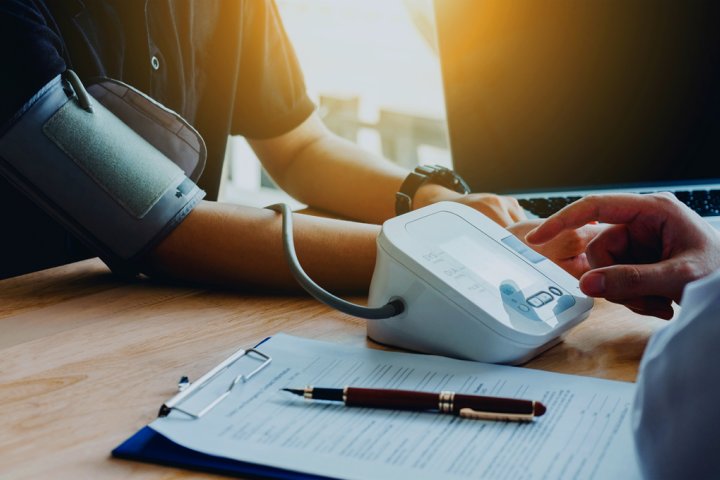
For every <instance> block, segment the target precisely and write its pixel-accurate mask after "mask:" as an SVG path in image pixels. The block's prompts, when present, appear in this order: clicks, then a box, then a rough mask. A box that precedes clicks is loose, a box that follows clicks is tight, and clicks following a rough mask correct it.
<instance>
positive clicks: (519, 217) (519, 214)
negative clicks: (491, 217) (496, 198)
mask: <svg viewBox="0 0 720 480" xmlns="http://www.w3.org/2000/svg"><path fill="white" fill-rule="evenodd" d="M505 202H506V207H507V211H508V214H509V215H510V218H511V219H512V221H513V223H516V222H522V221H523V220H527V215H525V210H523V208H522V207H521V206H520V204H519V203H518V201H517V200H516V199H515V198H512V197H505Z"/></svg>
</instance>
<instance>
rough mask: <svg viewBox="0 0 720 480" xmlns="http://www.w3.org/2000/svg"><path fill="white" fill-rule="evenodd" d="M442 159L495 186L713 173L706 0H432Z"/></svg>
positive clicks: (714, 96)
mask: <svg viewBox="0 0 720 480" xmlns="http://www.w3.org/2000/svg"><path fill="white" fill-rule="evenodd" d="M435 14H436V22H437V28H438V41H439V51H440V60H441V64H442V70H443V81H444V84H445V101H446V106H447V116H448V128H449V133H450V143H451V149H452V153H453V161H454V166H455V169H456V170H457V171H458V173H460V174H461V175H462V176H463V177H465V179H466V180H467V181H468V182H469V183H470V185H471V186H472V187H473V189H474V190H475V191H495V192H501V193H509V192H521V191H533V190H554V189H558V190H559V189H569V188H577V187H579V188H587V187H598V186H605V185H618V184H629V185H636V184H645V183H647V182H653V183H675V182H682V183H686V182H687V181H702V180H706V181H707V180H711V179H719V178H720V28H718V27H717V26H718V25H720V2H716V1H710V0H708V1H695V0H687V1H684V2H657V1H656V0H623V1H607V0H587V1H582V2H579V1H577V0H532V1H517V2H515V1H507V0H435Z"/></svg>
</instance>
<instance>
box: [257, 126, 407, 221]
mask: <svg viewBox="0 0 720 480" xmlns="http://www.w3.org/2000/svg"><path fill="white" fill-rule="evenodd" d="M270 173H271V175H272V176H273V178H275V179H276V181H277V182H278V183H279V184H280V186H281V187H282V188H283V189H284V190H285V191H287V192H288V193H289V194H290V195H292V196H293V197H295V198H297V199H298V200H300V201H301V202H303V203H305V204H307V205H309V206H311V207H314V208H318V209H322V210H326V211H330V212H333V213H336V214H338V215H341V216H343V217H345V218H352V219H355V220H359V221H363V222H369V223H382V222H383V221H385V220H387V219H388V218H391V217H393V216H394V215H395V210H394V208H395V203H394V202H395V192H397V191H398V190H399V188H400V185H401V184H402V182H403V180H404V178H405V176H406V175H407V171H406V170H405V169H403V168H401V167H399V166H397V165H395V164H393V163H390V162H389V161H387V160H384V159H382V158H379V157H377V156H375V155H373V154H371V153H369V152H367V151H365V150H363V149H361V148H359V147H358V146H357V145H355V144H353V143H351V142H349V141H347V140H345V139H342V138H339V137H337V136H334V135H327V136H324V137H322V138H320V139H318V140H316V141H314V142H312V143H309V144H308V145H307V146H305V148H303V149H302V150H300V151H299V153H298V155H297V156H296V157H295V158H294V159H293V161H292V162H290V163H288V164H287V165H286V166H285V168H284V169H283V170H282V171H276V172H270Z"/></svg>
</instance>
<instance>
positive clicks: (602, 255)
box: [586, 225, 630, 268]
mask: <svg viewBox="0 0 720 480" xmlns="http://www.w3.org/2000/svg"><path fill="white" fill-rule="evenodd" d="M629 244H630V240H629V236H628V230H627V226H625V225H612V226H610V227H605V229H603V231H602V232H601V233H599V234H598V235H597V236H596V237H595V238H594V239H592V240H591V241H590V242H589V243H588V245H587V250H586V252H587V257H588V262H589V263H590V265H591V266H592V268H601V267H608V266H610V265H615V264H616V263H621V262H619V259H621V258H623V257H625V256H626V254H627V250H628V248H629Z"/></svg>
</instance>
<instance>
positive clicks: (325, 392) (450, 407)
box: [283, 386, 546, 422]
mask: <svg viewBox="0 0 720 480" xmlns="http://www.w3.org/2000/svg"><path fill="white" fill-rule="evenodd" d="M283 390H284V391H286V392H290V393H294V394H295V395H300V396H302V397H305V398H306V399H307V400H331V401H336V402H343V403H344V404H345V405H347V406H352V407H369V408H389V409H395V410H416V411H425V410H434V411H437V412H439V413H451V414H453V415H459V416H461V417H463V418H472V419H475V420H510V421H516V422H530V421H533V420H534V419H535V417H540V416H542V415H543V414H544V413H545V411H546V408H545V405H543V404H542V403H540V402H537V401H534V400H519V399H516V398H502V397H484V396H480V395H467V394H463V393H455V392H447V391H443V392H440V393H431V392H416V391H412V390H386V389H375V388H357V387H345V388H318V387H312V386H307V387H305V388H283Z"/></svg>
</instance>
